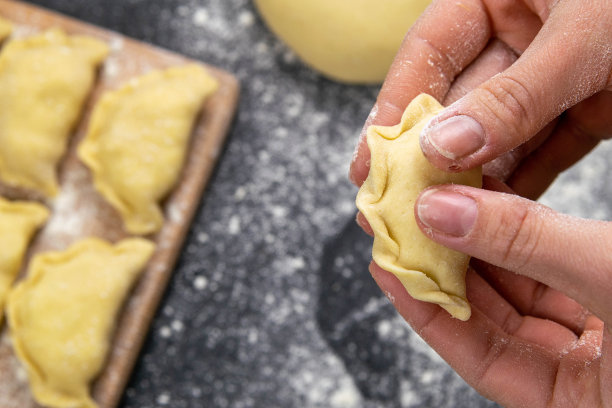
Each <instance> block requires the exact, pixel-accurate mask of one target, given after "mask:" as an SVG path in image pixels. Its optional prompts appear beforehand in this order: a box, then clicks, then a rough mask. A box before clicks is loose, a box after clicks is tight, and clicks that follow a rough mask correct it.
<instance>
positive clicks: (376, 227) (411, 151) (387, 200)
mask: <svg viewBox="0 0 612 408" xmlns="http://www.w3.org/2000/svg"><path fill="white" fill-rule="evenodd" d="M441 110H442V105H440V104H439V103H438V102H437V101H436V100H435V99H434V98H432V97H431V96H429V95H425V94H421V95H419V96H418V97H416V98H415V99H414V100H413V101H412V102H411V103H410V104H409V105H408V107H407V108H406V110H405V111H404V114H403V116H402V119H401V122H400V123H399V124H398V125H395V126H371V127H370V128H368V131H367V141H368V147H369V148H370V152H371V162H370V163H371V164H370V173H369V175H368V178H367V179H366V181H365V182H364V184H363V185H362V187H361V189H360V190H359V193H358V194H357V207H358V208H359V210H360V211H361V212H362V213H363V215H364V216H365V217H366V218H367V220H368V222H369V223H370V225H371V227H372V229H373V231H374V245H373V248H372V257H373V258H374V261H375V262H376V263H377V264H378V265H379V266H380V267H381V268H383V269H385V270H387V271H389V272H391V273H393V274H394V275H395V276H397V277H398V278H399V280H400V281H401V282H402V284H403V285H404V287H405V288H406V290H407V291H408V293H409V294H410V295H411V296H412V297H413V298H415V299H419V300H423V301H426V302H432V303H437V304H438V305H440V306H441V307H443V308H444V309H446V310H447V311H448V312H449V313H450V314H451V315H452V316H453V317H456V318H458V319H461V320H467V319H469V317H470V305H469V303H468V301H467V298H466V294H465V273H466V270H467V266H468V262H469V256H467V255H465V254H462V253H459V252H457V251H453V250H451V249H448V248H446V247H444V246H442V245H439V244H437V243H435V242H434V241H432V240H430V239H429V238H427V237H426V236H425V235H423V233H422V232H421V230H420V229H419V227H418V226H417V224H416V220H415V217H414V211H413V208H414V202H415V200H416V198H417V196H418V195H419V193H420V192H421V191H422V190H424V189H425V188H427V187H429V186H432V185H437V184H447V183H454V184H466V185H470V186H474V187H480V186H481V183H482V172H481V170H480V169H473V170H470V171H467V172H463V173H446V172H444V171H441V170H439V169H437V168H435V167H434V166H433V165H431V164H430V163H429V162H428V161H427V159H426V158H425V156H423V153H422V152H421V148H420V146H419V133H420V132H421V130H422V129H423V127H425V125H426V123H427V122H428V121H429V120H430V119H431V118H432V117H433V116H434V115H435V114H436V113H438V112H439V111H441Z"/></svg>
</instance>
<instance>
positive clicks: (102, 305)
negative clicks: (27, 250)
mask: <svg viewBox="0 0 612 408" xmlns="http://www.w3.org/2000/svg"><path fill="white" fill-rule="evenodd" d="M153 250H154V244H153V243H152V242H150V241H148V240H145V239H141V238H130V239H125V240H123V241H120V242H119V243H117V244H116V245H111V244H109V243H107V242H105V241H102V240H100V239H97V238H88V239H85V240H82V241H79V242H77V243H76V244H74V245H73V246H71V247H70V248H68V249H67V250H65V251H61V252H46V253H40V254H37V255H35V256H34V258H33V259H32V262H31V264H30V267H29V273H28V276H27V278H26V279H25V280H23V281H21V282H20V283H19V284H17V286H16V287H15V289H13V291H12V292H11V293H10V294H9V300H8V320H9V325H10V328H11V338H12V341H13V345H14V348H15V351H16V353H17V356H18V357H19V359H20V361H21V362H22V363H23V364H24V366H25V368H26V372H27V375H28V379H29V381H30V388H31V390H32V393H33V395H34V398H35V399H36V401H37V402H38V403H39V404H41V405H44V406H48V407H57V408H73V407H80V408H81V407H82V408H91V407H96V406H97V405H96V403H95V402H94V401H93V400H92V398H91V396H90V392H89V388H90V383H91V381H92V380H93V379H94V378H95V377H96V376H97V375H98V373H99V371H100V370H101V368H102V367H103V364H104V361H105V359H106V355H107V352H108V350H109V347H110V341H111V336H112V333H113V329H114V327H115V323H116V319H117V316H118V312H119V310H120V307H121V306H122V304H123V301H124V299H125V298H126V296H127V294H128V292H129V290H130V288H131V287H132V285H133V284H134V282H135V280H136V278H137V277H138V276H139V274H140V273H141V271H142V270H143V268H144V267H145V265H146V264H147V262H148V260H149V258H150V257H151V254H152V253H153Z"/></svg>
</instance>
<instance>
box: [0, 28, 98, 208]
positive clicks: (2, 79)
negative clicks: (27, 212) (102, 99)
mask: <svg viewBox="0 0 612 408" xmlns="http://www.w3.org/2000/svg"><path fill="white" fill-rule="evenodd" d="M108 51H109V48H108V46H107V45H106V44H105V43H103V42H101V41H99V40H96V39H93V38H89V37H84V36H68V35H66V34H65V33H64V32H63V31H61V30H60V29H52V30H49V31H46V32H44V33H42V34H39V35H35V36H31V37H27V38H23V39H17V40H12V41H9V42H8V43H7V44H6V45H5V46H4V47H3V49H2V52H1V53H0V180H2V181H3V182H5V183H7V184H9V185H13V186H18V187H23V188H27V189H32V190H36V191H39V192H41V193H43V194H44V195H46V196H54V195H55V194H56V193H57V190H58V187H57V175H56V167H57V164H58V161H59V159H60V158H61V157H62V155H63V154H64V152H65V150H66V146H67V143H68V139H69V137H70V133H71V131H72V130H73V128H74V126H75V124H76V122H77V120H78V119H79V117H80V115H81V109H82V107H83V104H84V102H85V99H86V97H87V95H88V94H89V92H90V90H91V88H92V85H93V83H94V80H95V76H96V68H97V66H98V65H99V64H100V63H101V62H102V61H103V60H104V58H105V57H106V55H107V54H108Z"/></svg>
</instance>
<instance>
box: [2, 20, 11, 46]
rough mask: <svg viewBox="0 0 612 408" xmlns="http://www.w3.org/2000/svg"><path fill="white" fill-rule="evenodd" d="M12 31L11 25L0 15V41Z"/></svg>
mask: <svg viewBox="0 0 612 408" xmlns="http://www.w3.org/2000/svg"><path fill="white" fill-rule="evenodd" d="M11 31H13V25H12V24H11V23H9V22H8V21H7V20H5V19H3V18H2V17H0V41H2V40H4V39H5V38H6V37H8V36H9V35H10V34H11Z"/></svg>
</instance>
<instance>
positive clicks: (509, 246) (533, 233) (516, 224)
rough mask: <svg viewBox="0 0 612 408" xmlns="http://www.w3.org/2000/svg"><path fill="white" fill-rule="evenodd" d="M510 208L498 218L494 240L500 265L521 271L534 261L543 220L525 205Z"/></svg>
mask: <svg viewBox="0 0 612 408" xmlns="http://www.w3.org/2000/svg"><path fill="white" fill-rule="evenodd" d="M510 208H511V209H510V211H508V212H506V213H505V214H503V216H502V217H501V218H500V219H498V220H497V228H496V230H495V231H494V233H493V237H492V240H493V243H494V248H496V249H497V254H498V259H499V263H500V265H501V266H503V267H505V268H508V269H510V270H512V271H514V272H520V271H521V270H522V269H523V268H525V266H527V265H528V264H530V263H531V262H532V260H533V257H534V254H535V253H536V250H537V248H538V245H539V243H540V235H541V222H540V221H539V217H537V216H535V215H534V213H533V212H532V211H531V210H530V209H529V208H528V207H526V206H524V205H517V206H512V207H510Z"/></svg>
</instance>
